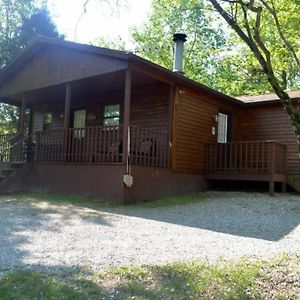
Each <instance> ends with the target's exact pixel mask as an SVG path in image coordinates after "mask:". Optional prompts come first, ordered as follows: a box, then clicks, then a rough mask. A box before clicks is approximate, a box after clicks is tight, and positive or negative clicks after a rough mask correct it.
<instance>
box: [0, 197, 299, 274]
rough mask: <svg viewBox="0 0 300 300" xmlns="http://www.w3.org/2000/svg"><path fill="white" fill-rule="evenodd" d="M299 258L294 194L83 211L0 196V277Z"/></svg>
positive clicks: (210, 198)
mask: <svg viewBox="0 0 300 300" xmlns="http://www.w3.org/2000/svg"><path fill="white" fill-rule="evenodd" d="M280 253H291V254H295V253H296V254H300V196H296V195H279V194H277V195H275V196H274V197H270V196H269V195H268V194H258V193H232V192H226V193H221V192H211V193H210V194H209V199H207V200H205V201H202V202H199V203H193V204H188V205H182V206H173V207H163V208H146V207H141V206H139V207H136V206H132V207H118V208H103V209H98V210H96V209H90V208H84V207H77V206H72V205H68V206H56V205H53V204H51V203H46V202H29V201H21V200H18V199H14V198H13V197H3V198H0V272H1V271H2V272H5V271H7V270H9V269H12V268H16V267H28V268H34V269H35V268H37V269H44V268H46V269H47V270H52V269H53V270H55V271H57V270H61V269H63V270H64V271H67V270H69V269H70V270H74V267H75V268H83V269H86V268H93V269H94V270H101V269H104V268H106V267H108V266H125V265H126V266H127V265H140V264H161V263H166V262H172V261H185V260H193V259H199V260H201V261H208V262H215V261H216V260H217V259H219V258H223V259H234V258H238V257H241V256H245V255H246V256H253V257H265V258H267V257H270V256H274V255H276V254H280Z"/></svg>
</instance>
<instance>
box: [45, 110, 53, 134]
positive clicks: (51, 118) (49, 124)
mask: <svg viewBox="0 0 300 300" xmlns="http://www.w3.org/2000/svg"><path fill="white" fill-rule="evenodd" d="M46 116H48V117H50V122H46V119H47V117H46ZM52 125H53V112H44V113H43V131H46V130H49V129H51V127H52Z"/></svg>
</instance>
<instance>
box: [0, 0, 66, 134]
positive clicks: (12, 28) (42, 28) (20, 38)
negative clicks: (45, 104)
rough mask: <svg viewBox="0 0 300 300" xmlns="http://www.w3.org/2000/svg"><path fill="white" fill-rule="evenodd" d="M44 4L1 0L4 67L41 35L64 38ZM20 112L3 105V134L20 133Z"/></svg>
mask: <svg viewBox="0 0 300 300" xmlns="http://www.w3.org/2000/svg"><path fill="white" fill-rule="evenodd" d="M44 5H45V3H44V2H37V1H34V0H26V1H25V0H23V1H16V0H15V1H14V0H0V20H1V26H0V67H5V66H6V65H7V64H8V63H9V62H10V61H11V60H12V59H13V58H14V57H15V56H16V55H17V53H18V52H20V50H21V49H23V48H24V47H25V46H26V45H27V43H28V41H29V40H31V39H32V38H34V37H35V36H37V35H46V36H50V37H57V38H62V36H61V35H59V33H58V31H57V29H56V27H55V26H54V24H53V23H52V21H51V18H50V16H49V12H48V10H47V9H46V8H45V6H44ZM18 115H19V109H18V108H17V107H15V106H10V105H6V104H0V125H1V127H0V132H1V133H7V132H16V131H17V128H18Z"/></svg>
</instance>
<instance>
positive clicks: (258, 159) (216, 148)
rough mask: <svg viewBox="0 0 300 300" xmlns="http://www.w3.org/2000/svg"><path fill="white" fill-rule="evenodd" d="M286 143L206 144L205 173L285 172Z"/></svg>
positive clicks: (244, 142)
mask: <svg viewBox="0 0 300 300" xmlns="http://www.w3.org/2000/svg"><path fill="white" fill-rule="evenodd" d="M286 159H287V145H285V144H283V143H280V142H277V141H243V142H232V143H224V144H221V143H219V144H218V143H217V144H207V145H206V159H205V161H206V166H205V170H206V173H253V172H254V173H268V174H285V173H286Z"/></svg>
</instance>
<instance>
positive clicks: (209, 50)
mask: <svg viewBox="0 0 300 300" xmlns="http://www.w3.org/2000/svg"><path fill="white" fill-rule="evenodd" d="M225 27H226V26H225ZM178 31H183V32H184V33H187V35H188V41H187V43H186V51H185V59H184V61H185V67H184V70H185V75H186V76H187V77H189V78H191V79H194V80H196V81H198V82H201V83H203V84H206V85H208V86H210V87H211V88H214V89H217V90H219V91H221V92H224V93H226V94H230V95H232V96H237V95H241V94H244V93H246V94H257V93H264V92H267V91H269V90H270V86H269V84H268V81H267V80H266V78H265V76H263V74H261V73H260V72H257V69H258V66H257V63H256V61H255V60H254V59H253V57H252V56H251V53H249V51H246V50H245V47H244V45H243V44H242V43H241V42H240V41H237V38H234V36H231V35H229V33H228V29H227V28H225V29H224V24H220V22H219V21H218V20H216V14H215V13H214V12H213V10H212V8H210V7H208V6H207V3H206V2H204V1H200V0H197V1H196V0H193V1H187V0H175V1H171V2H170V1H167V0H162V1H158V0H154V1H153V2H152V12H151V14H150V17H149V20H148V21H147V22H146V23H145V25H144V27H143V28H134V29H133V30H132V36H133V38H134V40H135V42H136V47H137V49H136V52H137V53H138V54H139V55H141V56H143V57H144V58H147V59H149V60H151V61H153V62H156V63H158V64H160V65H162V66H164V67H166V68H168V69H171V68H172V61H173V53H172V49H173V42H172V35H173V33H175V32H178ZM237 49H238V50H239V51H237Z"/></svg>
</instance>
